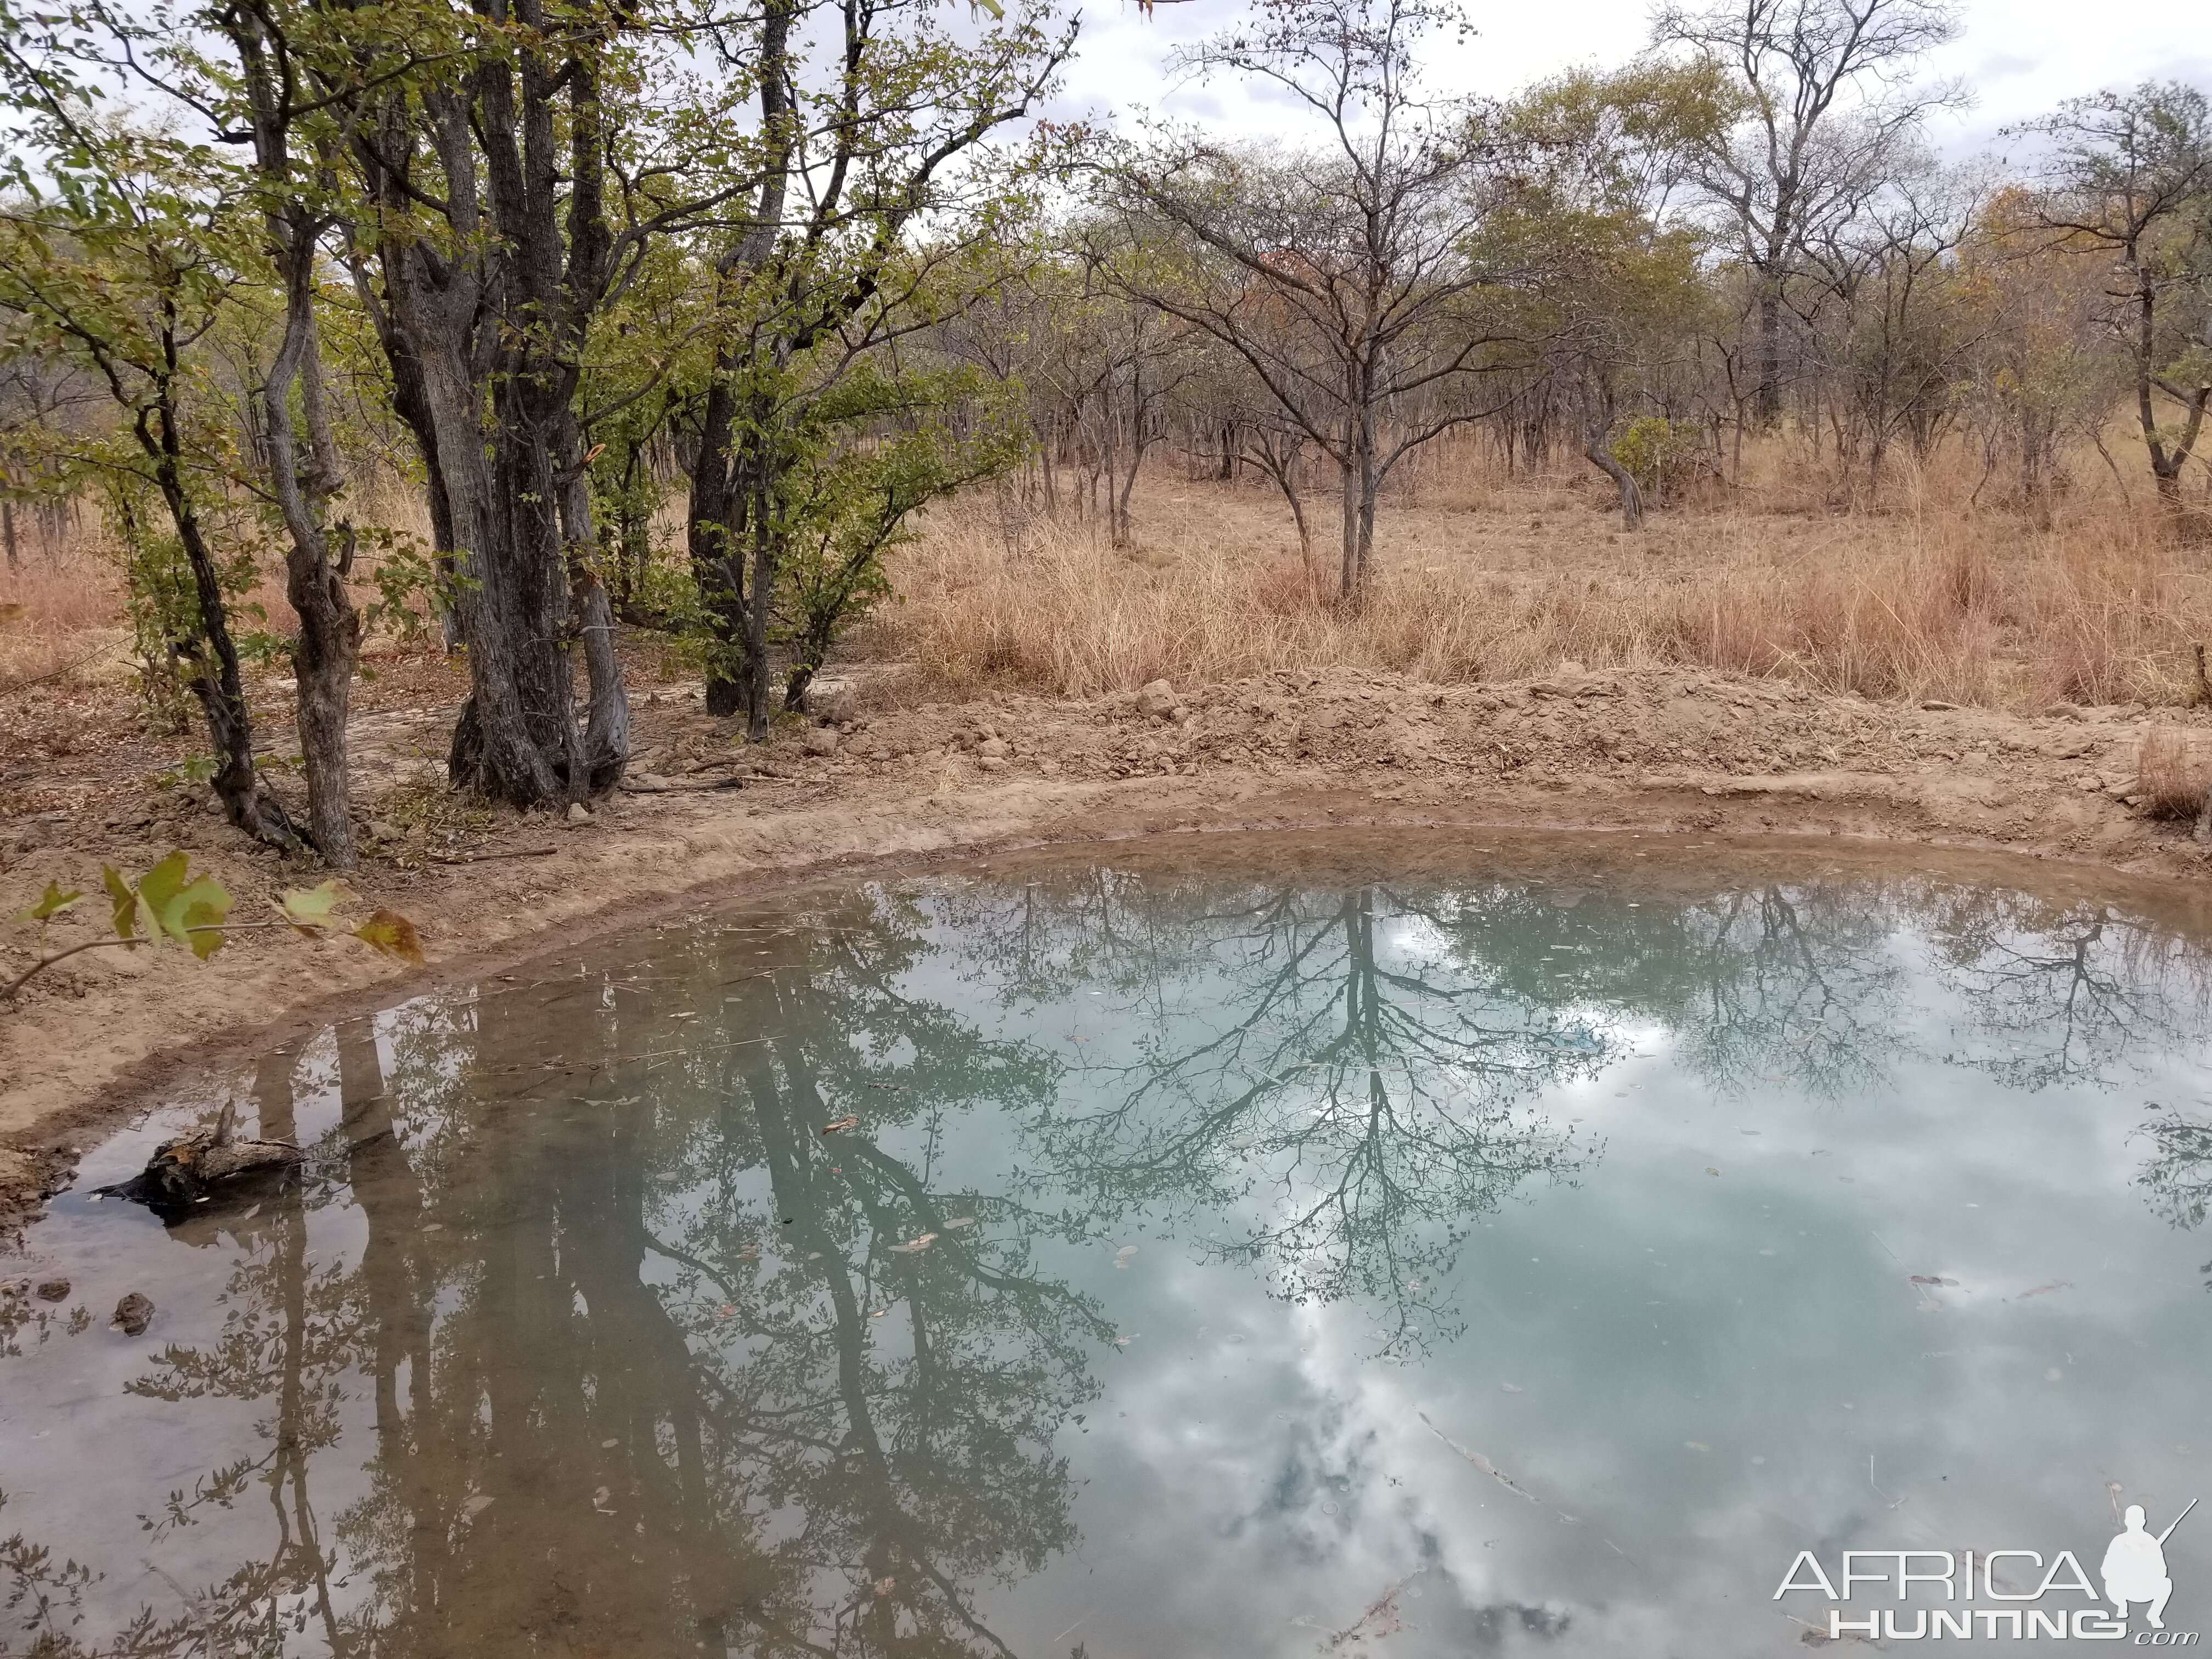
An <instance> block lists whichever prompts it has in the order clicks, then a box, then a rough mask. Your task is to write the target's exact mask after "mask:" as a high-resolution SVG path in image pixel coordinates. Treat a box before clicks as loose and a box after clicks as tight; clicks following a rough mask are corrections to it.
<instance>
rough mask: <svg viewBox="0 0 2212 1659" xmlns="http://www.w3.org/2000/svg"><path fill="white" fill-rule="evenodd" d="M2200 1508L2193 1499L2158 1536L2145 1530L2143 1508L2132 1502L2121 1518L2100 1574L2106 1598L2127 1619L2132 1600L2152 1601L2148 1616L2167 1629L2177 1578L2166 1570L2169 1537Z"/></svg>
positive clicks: (2153, 1623)
mask: <svg viewBox="0 0 2212 1659" xmlns="http://www.w3.org/2000/svg"><path fill="white" fill-rule="evenodd" d="M2196 1507H2197V1500H2196V1499H2195V1498H2191V1499H2190V1500H2189V1507H2188V1509H2185V1510H2182V1511H2181V1513H2180V1514H2179V1515H2177V1516H2174V1517H2173V1520H2172V1523H2171V1524H2170V1525H2169V1526H2168V1527H2167V1528H2166V1530H2165V1531H2164V1532H2162V1533H2160V1534H2158V1535H2157V1536H2156V1537H2155V1538H2154V1537H2153V1536H2151V1534H2149V1533H2148V1532H2146V1531H2144V1530H2143V1507H2142V1504H2129V1505H2128V1512H2127V1514H2126V1515H2124V1516H2122V1517H2121V1526H2122V1528H2123V1530H2122V1532H2121V1533H2120V1535H2119V1536H2118V1537H2117V1538H2115V1539H2113V1540H2112V1542H2111V1543H2109V1544H2107V1545H2106V1547H2105V1564H2104V1565H2103V1567H2101V1568H2100V1570H2099V1576H2100V1577H2102V1578H2103V1579H2104V1581H2105V1599H2106V1601H2110V1602H2111V1603H2112V1611H2113V1612H2115V1613H2118V1614H2119V1616H2120V1617H2121V1618H2123V1619H2124V1618H2126V1617H2127V1616H2128V1603H2129V1602H2130V1601H2148V1602H2149V1603H2150V1611H2149V1613H2148V1614H2147V1615H2146V1617H2147V1618H2148V1620H2149V1622H2150V1627H2151V1628H2152V1629H2153V1630H2164V1629H2165V1628H2166V1602H2167V1601H2168V1600H2169V1599H2170V1598H2171V1597H2172V1595H2173V1580H2172V1579H2171V1578H2169V1577H2166V1540H2167V1539H2169V1538H2171V1537H2172V1536H2173V1528H2175V1527H2178V1526H2179V1525H2180V1524H2181V1523H2182V1522H2184V1521H2185V1520H2187V1519H2188V1518H2189V1510H2193V1509H2195V1508H2196Z"/></svg>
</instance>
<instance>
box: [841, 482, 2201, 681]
mask: <svg viewBox="0 0 2212 1659" xmlns="http://www.w3.org/2000/svg"><path fill="white" fill-rule="evenodd" d="M1461 459H1462V463H1463V464H1462V465H1458V466H1456V467H1449V466H1443V465H1434V466H1431V468H1430V471H1431V474H1432V481H1431V480H1424V481H1423V483H1422V486H1421V487H1420V488H1416V489H1404V490H1401V491H1399V492H1397V495H1398V498H1397V499H1396V500H1395V501H1393V502H1392V503H1391V504H1390V507H1389V510H1387V511H1386V512H1385V513H1384V515H1383V520H1382V521H1381V525H1380V526H1379V539H1378V545H1377V548H1376V575H1375V577H1374V580H1373V581H1372V583H1371V586H1370V592H1369V593H1368V596H1367V598H1366V599H1365V602H1364V604H1362V605H1358V606H1357V607H1346V606H1343V605H1339V604H1338V603H1336V602H1335V600H1334V596H1333V589H1334V582H1333V580H1332V579H1331V576H1332V569H1333V566H1332V560H1333V556H1334V539H1333V538H1332V536H1331V535H1330V533H1329V530H1330V526H1328V525H1327V524H1325V523H1324V524H1322V525H1319V526H1317V528H1316V560H1315V562H1314V564H1313V565H1311V566H1309V565H1306V564H1304V563H1302V562H1300V560H1299V557H1298V554H1297V544H1296V541H1295V538H1294V536H1293V534H1292V532H1291V526H1290V523H1289V519H1288V514H1287V513H1286V512H1285V510H1284V508H1283V507H1282V505H1281V503H1280V502H1279V500H1277V499H1276V498H1274V497H1273V496H1272V495H1267V494H1264V493H1262V492H1261V491H1259V490H1256V489H1245V488H1242V487H1237V486H1226V485H1218V484H1211V483H1188V482H1184V481H1182V480H1178V479H1176V478H1175V477H1172V476H1170V474H1169V472H1168V471H1167V470H1166V469H1159V470H1158V471H1155V472H1154V473H1153V474H1152V475H1151V476H1149V477H1147V479H1146V485H1147V488H1146V489H1142V490H1140V491H1139V497H1138V501H1139V514H1138V520H1139V532H1140V541H1141V545H1140V547H1139V549H1137V550H1133V551H1132V552H1119V551H1116V550H1113V549H1111V548H1109V547H1106V546H1104V545H1103V544H1102V543H1101V542H1100V540H1099V539H1098V538H1096V537H1095V536H1094V535H1093V534H1092V532H1091V526H1088V525H1087V524H1066V523H1059V524H1055V523H1054V522H1052V521H1050V520H1041V519H1030V520H1023V519H1021V518H1020V517H1019V515H1018V514H1015V513H1011V512H1009V511H1006V510H1005V502H1004V501H1003V499H1002V501H1001V503H1000V506H1001V511H1000V513H998V514H997V515H996V516H995V517H994V514H993V513H991V512H990V511H988V510H987V508H986V507H983V505H982V504H981V502H977V503H974V504H971V505H970V506H969V508H968V510H963V511H959V512H946V513H939V514H937V515H935V516H933V519H932V520H930V522H929V523H928V524H927V526H925V527H924V530H923V533H922V535H921V538H919V539H918V540H917V541H916V542H915V544H911V545H909V546H908V548H906V549H905V550H902V552H901V554H900V556H899V557H898V560H897V562H896V568H895V570H894V573H893V574H894V579H895V583H896V587H897V589H898V591H899V592H900V593H901V595H902V604H901V605H898V606H897V607H896V608H895V609H894V610H893V611H890V612H889V613H887V614H886V616H885V617H884V619H883V620H882V621H881V622H880V623H878V624H877V625H876V627H875V628H874V629H873V630H872V637H871V639H870V640H869V641H868V648H871V649H872V650H875V651H877V652H879V653H885V654H891V655H897V656H902V657H908V658H911V659H914V660H915V662H916V663H917V664H918V665H919V666H920V667H921V669H922V670H923V671H925V672H927V674H928V675H930V676H931V677H933V678H935V679H936V680H938V681H939V683H941V684H945V685H946V686H948V687H950V688H955V689H959V688H973V687H975V686H979V685H982V684H993V683H1000V684H1009V685H1019V686H1023V687H1026V688H1029V689H1031V690H1037V691H1042V692H1048V693H1056V694H1060V695H1072V696H1091V695H1096V694H1097V693H1100V692H1104V691H1109V690H1126V689H1128V688H1130V687H1133V686H1136V685H1140V684H1143V683H1144V682H1145V681H1146V680H1148V679H1152V678H1158V677H1163V676H1164V677H1165V678H1170V679H1173V680H1177V681H1182V680H1185V679H1189V680H1195V681H1204V680H1209V679H1220V678H1236V677H1238V676H1243V675H1248V674H1255V673H1262V672H1267V671H1274V670H1280V669H1290V670H1316V669H1321V668H1326V667H1347V668H1353V669H1368V670H1389V671H1395V672H1398V673H1401V674H1406V675H1409V676H1412V677H1414V678H1421V679H1425V680H1431V681H1436V682H1441V683H1449V682H1454V681H1467V680H1476V679H1495V678H1514V677H1517V676H1523V675H1528V674H1536V673H1542V672H1547V671H1550V670H1552V669H1553V667H1555V666H1556V665H1558V664H1559V662H1561V661H1562V660H1566V659H1573V660H1576V661H1579V662H1582V663H1583V664H1586V665H1589V666H1592V667H1608V666H1613V667H1639V666H1686V667H1699V668H1708V669H1714V670H1719V671H1726V672H1730V673H1737V674H1747V675H1759V676H1776V677H1787V678H1791V679H1795V680H1797V681H1799V682H1801V683H1804V684H1811V685H1814V686H1818V687H1820V688H1822V689H1824V690H1830V691H1836V692H1854V691H1855V692H1858V693H1862V694H1863V695H1865V696H1869V697H1876V698H1899V697H1907V698H1923V699H1933V698H1941V699H1942V700H1944V701H1947V702H1961V703H1992V704H1994V703H2008V704H2019V705H2022V706H2033V707H2040V706H2044V705H2047V704H2048V703H2050V702H2053V701H2057V700H2064V701H2069V702H2098V703H2109V702H2127V701H2135V700H2140V701H2143V702H2170V701H2172V700H2174V699H2175V698H2176V697H2177V696H2179V695H2180V694H2181V693H2182V692H2183V691H2184V690H2185V689H2186V687H2187V686H2188V684H2190V678H2191V668H2190V664H2191V658H2190V654H2189V653H2190V646H2191V642H2192V641H2196V640H2199V639H2205V638H2208V637H2212V579H2208V574H2207V572H2206V570H2205V568H2204V563H2205V561H2204V559H2203V556H2202V555H2201V554H2200V553H2199V552H2197V550H2194V549H2192V548H2191V547H2190V546H2189V545H2187V544H2184V543H2181V542H2179V541H2178V540H2177V539H2176V538H2174V536H2173V535H2172V533H2171V532H2170V529H2169V527H2168V526H2166V525H2165V524H2164V523H2163V522H2162V521H2160V520H2156V519H2154V518H2148V517H2140V518H2139V517H2138V516H2136V513H2134V512H2133V511H2132V510H2130V509H2129V508H2128V507H2127V506H2126V504H2125V503H2124V502H2116V501H2111V500H2105V499H2089V498H2086V497H2085V498H2082V499H2080V500H2077V501H2075V502H2073V503H2072V504H2071V506H2070V507H2069V510H2068V511H2066V512H2063V513H2053V512H2051V510H2049V509H2045V511H2044V512H2043V513H2041V514H2039V516H2037V517H2034V518H2031V517H2029V516H2027V515H2024V514H2020V513H2012V512H2009V511H2004V510H1993V509H1978V508H1976V507H1974V506H1973V505H1972V501H1971V495H1972V492H1971V489H1970V488H1969V487H1968V486H1969V485H1970V483H1971V482H1972V480H1971V479H1967V478H1961V477H1956V476H1954V475H1951V474H1947V473H1945V472H1943V471H1941V470H1940V469H1935V468H1929V469H1924V470H1923V471H1918V472H1916V473H1915V474H1913V475H1912V476H1911V477H1910V478H1909V479H1908V480H1907V481H1906V486H1907V487H1905V488H1902V489H1899V492H1898V494H1899V496H1900V498H1901V499H1902V501H1903V505H1902V506H1900V507H1899V509H1898V510H1896V511H1893V512H1887V513H1867V512H1833V511H1830V510H1827V509H1826V508H1825V507H1821V506H1820V504H1819V503H1818V501H1813V500H1809V499H1799V498H1796V497H1792V498H1790V499H1788V500H1786V501H1781V502H1780V504H1779V506H1777V503H1776V501H1775V500H1774V499H1773V498H1772V497H1771V495H1770V496H1769V497H1767V498H1765V499H1762V498H1760V497H1759V496H1757V495H1752V494H1751V492H1747V496H1749V497H1750V504H1748V505H1745V504H1743V503H1741V502H1739V503H1738V504H1736V505H1734V506H1729V507H1721V508H1716V509H1685V510H1680V511H1676V512H1670V513H1662V514H1661V515H1659V516H1657V517H1656V519H1655V520H1653V523H1652V528H1651V529H1650V530H1649V531H1648V532H1645V533H1644V534H1641V535H1638V536H1625V535H1621V534H1619V533H1617V532H1616V530H1615V527H1614V526H1615V525H1616V522H1617V520H1615V518H1614V516H1613V504H1612V501H1611V500H1610V498H1609V495H1607V492H1605V491H1604V490H1602V489H1599V488H1596V487H1594V485H1593V484H1592V483H1587V482H1585V481H1584V480H1583V478H1581V477H1579V476H1578V475H1577V474H1572V473H1565V474H1560V475H1557V476H1540V477H1529V476H1528V475H1526V474H1522V475H1519V476H1516V477H1510V478H1509V477H1503V476H1499V475H1498V472H1497V470H1496V469H1495V468H1492V469H1491V470H1490V471H1487V472H1486V471H1484V470H1483V468H1484V465H1485V463H1484V462H1483V460H1482V458H1481V456H1480V454H1479V453H1474V449H1473V447H1472V446H1468V447H1467V453H1464V454H1462V457H1461ZM1316 506H1317V507H1322V511H1323V512H1324V513H1325V510H1326V509H1325V507H1323V506H1322V504H1321V503H1316Z"/></svg>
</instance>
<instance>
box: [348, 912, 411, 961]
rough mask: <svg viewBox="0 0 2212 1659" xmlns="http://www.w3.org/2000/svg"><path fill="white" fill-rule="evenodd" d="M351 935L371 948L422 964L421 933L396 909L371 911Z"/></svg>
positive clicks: (387, 954)
mask: <svg viewBox="0 0 2212 1659" xmlns="http://www.w3.org/2000/svg"><path fill="white" fill-rule="evenodd" d="M353 936H354V937H355V938H356V939H359V940H360V941H361V942H362V944H364V945H368V947H369V948H370V949H371V950H374V951H382V952H383V953H384V954H385V955H386V956H387V957H400V958H401V959H402V960H404V961H407V962H411V963H415V964H416V966H418V967H419V966H421V965H422V935H421V934H419V933H416V931H415V924H414V923H413V922H411V921H408V920H407V918H406V917H404V916H403V915H400V914H399V912H398V911H397V910H376V911H373V912H371V913H370V915H369V918H368V921H364V922H362V924H361V925H360V926H359V927H356V928H355V929H354V930H353Z"/></svg>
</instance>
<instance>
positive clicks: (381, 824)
mask: <svg viewBox="0 0 2212 1659" xmlns="http://www.w3.org/2000/svg"><path fill="white" fill-rule="evenodd" d="M368 838H369V839H370V840H371V841H404V840H406V839H407V832H406V831H405V830H404V829H401V828H400V827H399V826H398V824H396V823H387V822H386V820H384V819H382V818H371V819H370V820H369V821H368Z"/></svg>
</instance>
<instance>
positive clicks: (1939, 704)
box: [1920, 697, 1959, 714]
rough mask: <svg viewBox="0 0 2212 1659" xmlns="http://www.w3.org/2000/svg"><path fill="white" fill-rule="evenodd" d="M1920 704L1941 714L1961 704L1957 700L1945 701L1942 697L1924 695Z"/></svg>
mask: <svg viewBox="0 0 2212 1659" xmlns="http://www.w3.org/2000/svg"><path fill="white" fill-rule="evenodd" d="M1920 706H1921V707H1922V708H1926V709H1929V710H1931V711H1933V712H1935V713H1936V714H1941V713H1942V712H1943V711H1944V710H1945V709H1947V708H1957V707H1958V706H1959V705H1958V704H1957V703H1955V702H1944V701H1943V699H1942V698H1941V697H1923V698H1921V700H1920Z"/></svg>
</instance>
